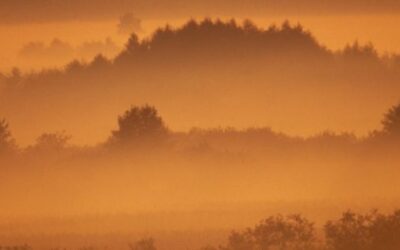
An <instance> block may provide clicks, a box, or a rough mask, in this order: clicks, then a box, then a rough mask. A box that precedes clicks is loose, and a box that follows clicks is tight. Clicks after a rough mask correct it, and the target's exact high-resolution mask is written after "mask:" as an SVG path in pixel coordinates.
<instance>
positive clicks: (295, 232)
mask: <svg viewBox="0 0 400 250" xmlns="http://www.w3.org/2000/svg"><path fill="white" fill-rule="evenodd" d="M315 244H316V240H315V235H314V225H313V223H311V222H309V221H308V220H307V219H305V218H303V217H301V216H300V215H291V216H287V217H283V216H274V217H269V218H267V219H265V220H264V221H262V222H261V223H260V224H258V225H256V226H255V227H254V228H253V229H248V230H247V231H245V232H242V233H237V232H233V233H232V234H231V235H230V237H229V239H228V244H227V246H226V247H224V248H222V249H223V250H253V249H254V250H258V249H263V250H270V249H271V250H272V249H281V250H286V249H287V250H310V249H314V247H315Z"/></svg>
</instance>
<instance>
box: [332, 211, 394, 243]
mask: <svg viewBox="0 0 400 250" xmlns="http://www.w3.org/2000/svg"><path fill="white" fill-rule="evenodd" d="M399 235H400V211H395V212H394V213H393V214H389V215H384V214H380V213H378V212H376V211H374V212H371V213H368V214H364V215H363V214H356V213H353V212H346V213H344V214H343V215H342V217H341V218H340V219H339V220H337V221H329V222H328V223H327V224H326V225H325V236H326V245H327V247H328V249H332V250H382V249H385V250H396V249H400V237H399Z"/></svg>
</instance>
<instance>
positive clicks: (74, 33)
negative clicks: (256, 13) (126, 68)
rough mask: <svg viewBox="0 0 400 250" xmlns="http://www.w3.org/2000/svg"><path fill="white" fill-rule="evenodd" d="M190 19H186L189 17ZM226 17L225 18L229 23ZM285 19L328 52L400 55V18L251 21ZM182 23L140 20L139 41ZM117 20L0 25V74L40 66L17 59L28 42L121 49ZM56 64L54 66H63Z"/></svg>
mask: <svg viewBox="0 0 400 250" xmlns="http://www.w3.org/2000/svg"><path fill="white" fill-rule="evenodd" d="M188 18H189V17H188ZM228 18H229V17H225V19H228ZM285 19H289V20H291V22H293V23H296V22H299V23H301V24H303V26H304V27H306V28H307V29H308V30H310V31H311V32H312V33H313V34H314V36H315V37H316V38H317V39H318V40H319V41H320V42H321V43H322V44H324V45H326V46H327V47H328V48H330V49H334V50H336V49H340V48H342V47H343V46H345V45H346V44H347V43H352V42H354V41H355V40H358V41H359V42H361V43H368V42H372V43H373V44H374V45H375V47H376V48H377V49H378V50H379V52H380V53H382V54H383V53H385V52H396V53H399V52H400V31H399V30H398V29H397V28H396V27H397V24H398V23H400V16H399V15H360V16H356V17H355V16H350V15H344V16H338V15H325V16H271V17H267V18H264V17H257V18H253V20H254V21H255V22H256V23H257V24H258V25H261V26H263V27H266V26H269V25H270V24H272V23H276V24H280V23H282V22H283V21H284V20H285ZM186 20H187V19H186V18H182V19H143V20H142V26H143V30H144V32H143V33H141V34H139V35H140V36H142V37H145V36H149V35H150V34H151V33H152V32H153V31H154V29H156V28H157V27H159V26H164V25H165V24H166V23H170V24H173V25H178V24H181V23H183V22H184V21H186ZM117 23H118V20H117V19H115V20H114V19H109V20H103V21H63V22H48V23H34V24H27V23H19V24H8V25H6V24H3V25H1V24H0V34H1V35H2V37H7V38H8V39H2V40H1V41H0V45H1V46H0V59H1V60H0V71H2V72H4V71H9V70H10V69H11V68H12V67H13V66H19V67H21V68H23V69H31V68H34V69H37V68H40V67H41V66H42V65H34V64H33V63H32V62H27V61H25V60H23V59H21V58H19V57H18V52H19V50H20V49H21V48H22V47H23V46H24V45H26V44H27V43H29V42H32V41H36V42H38V41H42V42H44V43H45V44H49V43H50V42H51V41H52V40H53V39H55V38H58V39H60V40H62V41H64V42H68V43H70V44H71V45H72V46H79V45H80V44H82V43H83V42H88V41H103V40H105V39H106V38H107V37H110V38H112V40H113V41H114V42H115V43H117V44H118V45H119V46H123V45H124V44H125V42H126V41H127V39H128V36H127V35H126V34H125V35H122V34H119V33H118V32H117ZM64 64H65V62H63V61H62V62H59V63H58V65H57V66H60V65H64Z"/></svg>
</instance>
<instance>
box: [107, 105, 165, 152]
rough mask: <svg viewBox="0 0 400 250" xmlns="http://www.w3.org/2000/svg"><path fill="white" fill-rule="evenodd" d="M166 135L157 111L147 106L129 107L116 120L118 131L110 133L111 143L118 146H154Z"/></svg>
mask: <svg viewBox="0 0 400 250" xmlns="http://www.w3.org/2000/svg"><path fill="white" fill-rule="evenodd" d="M167 134H168V129H167V127H166V126H165V124H164V121H163V120H162V118H161V117H160V116H159V115H158V111H157V110H156V109H155V108H154V107H152V106H149V105H145V106H141V107H131V108H130V109H129V110H127V111H125V113H124V114H123V115H121V116H120V117H119V118H118V129H117V130H115V131H112V136H111V138H110V142H111V143H116V144H119V145H121V144H122V145H127V144H128V145H132V144H137V143H140V144H142V145H143V144H149V143H150V144H154V143H158V142H160V141H161V140H162V139H164V138H165V137H166V135H167Z"/></svg>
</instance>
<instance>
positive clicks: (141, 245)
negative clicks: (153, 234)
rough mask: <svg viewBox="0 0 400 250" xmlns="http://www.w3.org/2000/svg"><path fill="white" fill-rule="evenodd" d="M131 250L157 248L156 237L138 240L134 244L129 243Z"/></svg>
mask: <svg viewBox="0 0 400 250" xmlns="http://www.w3.org/2000/svg"><path fill="white" fill-rule="evenodd" d="M129 248H130V249H131V250H156V249H157V248H156V246H155V242H154V239H152V238H147V239H142V240H139V241H137V242H136V243H135V244H133V245H129Z"/></svg>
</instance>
